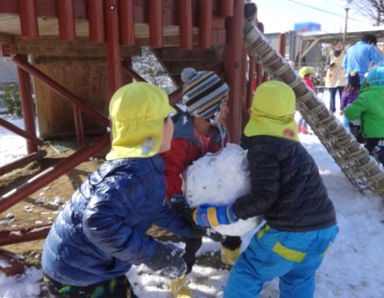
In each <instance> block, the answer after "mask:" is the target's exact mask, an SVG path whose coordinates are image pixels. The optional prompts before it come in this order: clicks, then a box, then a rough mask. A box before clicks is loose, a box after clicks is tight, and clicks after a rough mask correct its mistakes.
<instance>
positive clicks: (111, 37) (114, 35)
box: [104, 0, 123, 98]
mask: <svg viewBox="0 0 384 298" xmlns="http://www.w3.org/2000/svg"><path fill="white" fill-rule="evenodd" d="M117 2H118V1H117V0H105V2H104V4H105V14H106V17H105V19H106V27H107V65H108V97H109V98H111V97H112V95H113V93H114V92H115V91H116V89H118V88H119V87H121V85H122V83H123V74H122V67H121V48H120V33H119V7H118V5H117Z"/></svg>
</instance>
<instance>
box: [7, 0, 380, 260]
mask: <svg viewBox="0 0 384 298" xmlns="http://www.w3.org/2000/svg"><path fill="white" fill-rule="evenodd" d="M245 7H246V9H244V8H245ZM255 13H256V9H255V6H254V5H253V4H246V3H245V1H244V0H18V1H15V0H2V1H1V2H0V45H1V51H2V54H3V55H4V56H11V57H13V58H12V59H13V61H14V63H15V64H16V65H17V70H18V78H19V88H20V94H21V103H22V110H23V117H24V124H25V129H20V128H18V127H16V126H14V125H12V124H11V123H9V122H7V121H6V120H4V119H1V118H0V125H2V126H4V127H5V128H7V129H9V130H10V131H12V132H14V133H15V134H18V135H20V136H22V137H24V138H25V139H26V140H27V151H28V154H27V155H26V156H25V157H23V158H21V159H18V160H16V161H14V162H12V163H10V164H8V165H5V166H3V167H0V175H3V174H6V173H8V172H10V171H12V170H14V169H16V168H19V167H23V166H25V165H27V164H28V163H30V162H32V161H38V160H40V159H42V158H44V156H45V155H46V151H45V150H44V149H43V145H44V144H45V142H46V140H49V139H52V138H57V137H62V136H67V137H68V136H75V137H76V140H77V143H78V145H79V148H78V150H77V151H76V152H75V153H74V154H72V155H71V156H69V157H66V158H63V159H62V160H61V161H59V162H58V163H57V164H55V165H53V166H51V167H49V168H48V169H46V170H44V171H42V172H41V173H39V174H38V175H36V176H34V177H33V178H32V179H30V180H28V181H27V182H25V183H24V184H22V185H19V186H18V187H16V188H14V189H13V190H11V191H9V192H8V193H5V194H3V195H2V197H1V198H0V213H1V212H4V211H5V210H7V209H8V208H10V207H12V206H13V205H15V204H17V203H18V202H20V201H21V200H23V199H24V198H26V197H27V196H29V195H30V194H32V193H34V192H35V191H37V190H39V189H40V188H42V187H44V186H45V185H47V184H49V183H50V182H52V181H53V180H55V179H57V178H58V177H59V176H61V175H63V174H64V173H66V172H68V171H70V170H71V169H73V168H75V167H76V166H77V165H79V164H80V163H82V162H83V161H85V160H87V159H88V158H90V157H92V156H93V155H95V154H97V153H98V152H100V151H102V150H104V149H106V148H108V146H109V145H110V138H109V133H108V129H107V127H108V126H109V120H108V118H107V107H108V100H109V98H110V97H111V95H112V94H113V92H114V91H115V90H116V89H117V88H119V87H120V86H122V85H123V84H126V83H129V82H131V81H132V80H133V79H134V80H138V81H142V80H143V78H142V77H141V76H140V75H139V74H138V73H136V72H135V71H134V70H133V69H132V61H131V56H132V55H134V54H135V53H138V52H139V51H140V48H141V47H143V46H149V47H150V48H151V49H152V51H153V53H154V54H155V56H156V57H157V59H158V61H159V62H160V63H161V64H162V66H163V67H164V69H165V71H166V72H167V73H168V75H169V76H170V78H171V79H172V81H173V82H174V83H175V85H176V86H177V87H178V89H177V90H176V91H175V92H173V93H172V94H170V95H169V96H170V100H171V102H172V103H173V104H174V103H177V102H178V101H179V100H180V97H181V89H180V87H181V86H180V72H181V70H182V69H183V68H184V67H187V66H188V67H195V68H196V69H198V70H199V69H210V70H214V71H216V72H217V73H219V74H220V75H221V76H223V78H224V79H225V80H226V81H227V83H228V84H229V87H230V97H229V108H230V115H229V120H228V128H229V132H230V135H231V141H232V142H239V140H240V137H241V129H242V125H243V124H244V122H245V120H246V114H247V113H246V110H247V107H248V106H249V104H250V101H251V98H252V80H253V79H254V78H255V80H256V85H258V84H260V83H261V82H263V81H265V80H266V79H267V78H268V74H270V75H271V76H273V77H279V78H281V79H282V80H283V81H285V82H286V83H288V84H290V85H291V86H292V88H293V89H294V91H295V92H296V95H297V97H298V107H299V110H300V111H301V112H302V113H303V114H304V117H305V118H306V120H307V121H308V123H309V124H310V125H311V127H312V129H313V130H314V132H315V133H316V134H317V135H318V136H319V138H320V139H321V140H322V142H323V144H324V145H325V147H326V148H327V150H328V151H329V152H330V154H331V155H332V156H333V157H334V159H335V160H336V162H338V164H339V165H340V166H341V168H342V170H343V171H344V173H345V174H346V175H347V177H348V178H349V180H350V181H351V183H352V184H354V185H355V186H356V187H357V188H358V189H360V190H362V189H371V190H372V191H374V192H376V193H378V194H380V195H382V196H384V174H383V172H382V171H381V170H380V169H379V168H378V166H377V164H376V163H375V162H374V161H373V160H372V159H371V158H370V157H369V156H368V154H367V152H366V151H365V150H364V149H362V148H361V147H360V146H359V144H357V143H356V141H354V139H353V138H351V136H350V135H348V134H347V133H346V132H345V131H344V128H343V127H342V126H341V125H339V124H338V123H337V122H336V121H335V119H334V117H333V115H330V114H329V112H328V111H327V109H326V108H325V107H324V106H323V105H322V104H321V103H320V102H319V101H318V100H317V99H316V97H315V96H314V94H313V93H312V92H310V91H309V90H308V89H307V88H306V87H305V85H304V84H303V83H302V81H301V79H299V78H298V77H297V76H296V75H295V73H294V72H293V71H292V70H291V69H290V68H289V67H288V65H287V64H286V63H285V61H284V59H283V58H282V57H281V56H280V55H279V54H278V53H277V52H276V51H275V50H273V49H272V48H271V47H270V46H269V45H268V43H266V42H265V40H264V39H263V35H262V33H261V32H260V31H259V29H260V30H262V24H260V23H257V22H256V21H255V20H256V17H255ZM257 28H259V29H257ZM243 30H244V35H243ZM243 37H244V39H245V43H244V40H243ZM284 49H285V36H284V35H283V34H282V35H281V36H280V42H279V50H278V51H279V52H280V54H282V55H283V54H284ZM267 73H268V74H267ZM31 79H32V80H33V86H34V89H35V91H34V92H35V102H36V107H37V119H38V123H39V128H40V135H39V136H37V135H36V127H35V122H34V119H35V117H36V115H35V114H34V107H33V97H32V93H33V88H32V82H31ZM87 136H96V138H94V139H93V141H91V142H90V143H87V142H86V137H87ZM49 229H50V225H40V226H33V227H24V228H22V229H13V230H3V231H0V246H4V245H8V244H14V243H19V242H24V241H30V240H37V239H43V238H45V236H46V235H47V233H48V231H49ZM1 256H3V257H4V258H6V256H5V255H4V254H1ZM1 256H0V257H1Z"/></svg>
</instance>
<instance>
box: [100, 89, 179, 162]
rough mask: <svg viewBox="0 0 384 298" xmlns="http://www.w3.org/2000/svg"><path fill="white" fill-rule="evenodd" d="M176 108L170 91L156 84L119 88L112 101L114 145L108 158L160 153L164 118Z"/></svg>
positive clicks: (146, 155)
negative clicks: (167, 91) (169, 98)
mask: <svg viewBox="0 0 384 298" xmlns="http://www.w3.org/2000/svg"><path fill="white" fill-rule="evenodd" d="M174 112H176V111H175V109H173V108H172V107H171V106H170V105H169V101H168V95H167V94H166V93H165V92H164V91H163V90H161V89H159V88H157V87H156V86H153V85H151V84H148V83H143V82H137V83H131V84H128V85H125V86H123V87H121V88H120V89H118V90H117V91H116V92H115V93H114V94H113V96H112V99H111V101H110V104H109V116H110V119H111V132H112V148H111V151H110V152H109V153H108V155H107V157H106V158H107V160H113V159H120V158H130V157H150V156H153V155H156V154H157V153H158V151H159V148H160V145H161V142H162V137H163V125H164V119H165V118H166V117H167V116H168V115H169V114H170V113H174Z"/></svg>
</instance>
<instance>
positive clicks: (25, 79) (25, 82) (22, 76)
mask: <svg viewBox="0 0 384 298" xmlns="http://www.w3.org/2000/svg"><path fill="white" fill-rule="evenodd" d="M18 57H19V59H20V60H22V61H24V62H28V56H18ZM17 74H18V77H19V90H20V100H21V109H22V111H23V120H24V128H25V130H26V131H27V132H28V133H29V134H31V135H33V136H36V126H35V113H34V108H33V98H32V88H31V78H30V76H29V74H28V73H27V72H26V71H25V70H23V69H22V68H20V67H17ZM27 151H28V153H32V152H36V151H37V145H36V143H35V142H32V141H30V140H27Z"/></svg>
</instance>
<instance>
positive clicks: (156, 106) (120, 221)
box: [42, 83, 191, 298]
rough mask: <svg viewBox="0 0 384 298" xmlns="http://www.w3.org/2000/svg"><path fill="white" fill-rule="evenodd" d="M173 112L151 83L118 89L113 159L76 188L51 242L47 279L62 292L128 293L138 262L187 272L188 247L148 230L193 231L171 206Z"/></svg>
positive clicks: (46, 252)
mask: <svg viewBox="0 0 384 298" xmlns="http://www.w3.org/2000/svg"><path fill="white" fill-rule="evenodd" d="M171 112H174V109H173V108H172V107H171V106H170V105H169V103H168V96H167V94H166V93H165V92H163V91H162V90H161V89H159V88H157V87H155V86H152V85H150V84H148V83H131V84H128V85H125V86H123V87H121V88H120V89H118V90H117V91H116V92H115V94H114V95H113V97H112V99H111V102H110V105H109V114H110V119H111V131H112V147H111V150H110V152H109V153H108V155H107V161H106V162H105V163H104V164H103V165H102V166H101V167H100V168H99V169H98V170H97V171H96V172H94V173H93V174H92V175H91V176H90V177H89V178H88V180H86V181H85V182H84V183H83V184H82V185H81V186H80V188H79V189H78V190H77V191H76V192H75V193H74V194H73V196H72V198H71V200H70V201H69V202H68V203H67V204H66V205H65V207H64V210H63V211H62V212H61V213H60V214H59V216H58V218H57V219H56V221H55V223H54V224H53V226H52V228H51V230H50V232H49V235H48V237H47V239H46V241H45V244H44V249H43V254H42V268H43V272H44V281H45V283H46V285H47V287H48V290H49V292H50V293H51V294H52V295H54V296H55V297H98V298H100V297H114V298H116V297H117V298H118V297H121V298H122V297H126V295H127V292H128V291H129V283H128V280H127V279H126V277H125V273H126V272H127V271H128V270H129V269H130V267H131V265H132V264H135V265H139V264H146V265H147V266H148V267H149V268H151V269H153V270H155V271H157V270H162V275H163V276H167V277H169V278H171V279H178V278H180V277H181V276H183V275H184V273H185V271H186V264H185V262H184V260H183V259H182V257H181V254H182V252H180V251H178V250H177V249H175V248H174V247H172V246H169V245H166V244H163V243H160V242H158V241H156V240H154V239H152V238H150V237H149V236H147V235H146V231H147V230H148V228H149V227H150V226H151V225H152V224H154V223H155V224H156V225H158V226H161V227H163V228H165V229H168V230H170V231H172V232H174V233H176V234H178V235H180V236H182V237H189V236H190V234H191V228H190V226H189V225H187V224H186V223H185V222H184V221H183V220H182V218H181V217H178V216H177V215H175V214H174V213H173V212H172V211H171V210H170V209H169V208H168V207H167V206H166V205H164V198H165V192H166V184H165V178H164V161H163V160H162V158H161V157H159V156H158V153H162V152H165V151H167V150H169V148H170V144H171V140H172V135H173V122H172V120H171V118H170V116H169V114H170V113H171ZM131 297H136V296H135V295H134V294H133V293H131Z"/></svg>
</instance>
